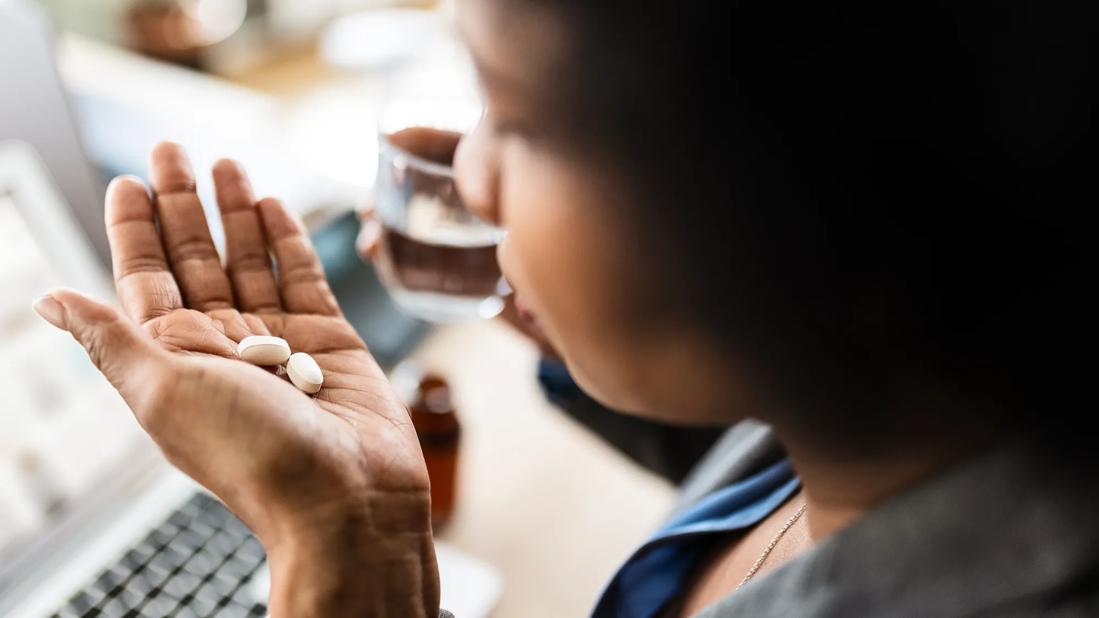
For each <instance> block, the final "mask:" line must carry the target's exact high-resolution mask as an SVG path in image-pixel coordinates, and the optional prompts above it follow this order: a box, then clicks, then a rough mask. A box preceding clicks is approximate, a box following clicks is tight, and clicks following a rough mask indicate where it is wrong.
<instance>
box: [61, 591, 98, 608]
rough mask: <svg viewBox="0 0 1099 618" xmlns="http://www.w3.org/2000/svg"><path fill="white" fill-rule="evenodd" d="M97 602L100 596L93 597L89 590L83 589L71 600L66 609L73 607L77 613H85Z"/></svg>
mask: <svg viewBox="0 0 1099 618" xmlns="http://www.w3.org/2000/svg"><path fill="white" fill-rule="evenodd" d="M97 602H99V598H97V597H93V596H92V594H91V593H90V592H88V591H81V592H78V593H77V594H76V596H74V597H73V598H72V599H70V600H69V604H68V606H67V607H66V609H71V610H73V611H74V612H77V613H83V612H86V611H88V610H89V609H91V607H92V606H93V605H95V604H96V603H97Z"/></svg>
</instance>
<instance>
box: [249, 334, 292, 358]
mask: <svg viewBox="0 0 1099 618" xmlns="http://www.w3.org/2000/svg"><path fill="white" fill-rule="evenodd" d="M237 354H239V355H240V357H241V359H243V360H246V361H248V362H249V363H252V364H253V365H264V366H270V365H281V364H283V363H285V362H286V359H288V358H290V344H289V343H286V340H285V339H282V338H280V337H269V336H267V335H253V336H251V337H245V338H244V339H241V340H240V343H238V344H237Z"/></svg>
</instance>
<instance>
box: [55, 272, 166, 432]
mask: <svg viewBox="0 0 1099 618" xmlns="http://www.w3.org/2000/svg"><path fill="white" fill-rule="evenodd" d="M34 310H35V312H36V313H38V315H39V316H41V317H42V319H44V320H45V321H47V322H49V323H50V324H52V325H53V326H56V327H57V328H59V329H61V330H63V331H67V332H68V333H69V334H71V335H72V336H73V339H76V341H77V342H78V343H79V344H80V345H82V346H84V350H85V351H87V353H88V357H89V358H91V361H92V363H93V364H95V366H96V367H97V368H98V369H99V371H100V372H101V373H102V374H103V375H104V376H106V378H107V379H108V380H109V381H110V382H111V384H112V385H113V386H114V387H115V388H116V389H117V390H118V392H119V393H121V394H122V397H123V398H124V399H126V401H127V403H129V404H130V407H131V408H133V409H134V410H135V411H136V410H137V409H138V408H139V407H140V406H139V405H136V404H140V403H142V402H143V401H144V400H145V399H146V396H147V395H149V394H150V392H151V390H152V389H153V388H155V385H156V383H157V381H156V380H153V379H148V378H149V377H151V376H150V372H153V371H156V370H157V369H159V368H161V367H162V365H163V363H164V362H166V361H167V353H166V352H165V351H164V350H162V349H161V348H159V347H158V346H157V345H156V344H155V343H153V342H152V341H151V340H149V338H148V337H146V336H145V334H144V333H143V332H142V331H141V329H139V328H138V327H137V325H136V324H134V323H133V322H131V321H130V320H128V319H126V318H125V317H123V316H122V314H120V313H119V312H118V310H117V309H115V308H114V307H111V306H110V305H107V304H104V303H101V302H99V301H96V300H92V299H91V298H88V297H87V296H84V295H83V294H80V293H79V292H75V291H73V290H64V289H62V290H54V291H52V292H50V293H48V294H46V295H45V296H42V297H41V298H39V299H38V300H37V301H35V303H34Z"/></svg>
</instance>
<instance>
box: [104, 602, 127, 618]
mask: <svg viewBox="0 0 1099 618" xmlns="http://www.w3.org/2000/svg"><path fill="white" fill-rule="evenodd" d="M129 609H130V608H129V607H126V605H124V604H123V603H122V601H121V600H119V599H117V598H115V599H108V600H107V602H106V603H105V604H103V606H102V607H100V611H101V612H103V613H102V615H103V617H104V618H122V616H123V615H124V614H125V613H126V611H127V610H129Z"/></svg>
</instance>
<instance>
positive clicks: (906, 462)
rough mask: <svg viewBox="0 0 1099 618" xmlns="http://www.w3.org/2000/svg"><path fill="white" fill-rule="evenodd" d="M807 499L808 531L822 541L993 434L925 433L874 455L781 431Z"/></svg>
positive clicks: (984, 444)
mask: <svg viewBox="0 0 1099 618" xmlns="http://www.w3.org/2000/svg"><path fill="white" fill-rule="evenodd" d="M776 434H777V435H778V438H779V441H780V442H782V444H783V445H784V446H785V447H786V450H787V453H789V456H790V459H791V461H792V462H793V464H794V469H795V470H796V471H797V473H798V476H799V477H800V478H801V481H802V486H803V487H804V490H805V491H804V494H805V497H806V504H807V505H808V508H807V510H806V519H807V520H808V524H809V533H810V536H811V538H812V539H813V541H814V542H817V541H819V540H821V539H823V538H825V537H827V536H829V535H831V534H832V533H834V532H836V531H838V530H840V529H842V528H844V527H846V526H847V525H849V524H850V523H852V522H853V521H855V520H856V519H858V518H859V517H861V516H862V515H863V514H864V513H866V512H867V511H869V510H871V509H873V508H874V507H876V506H878V505H880V504H881V503H883V502H885V501H887V500H888V499H890V498H892V497H894V496H896V495H899V494H901V493H903V492H904V491H906V490H908V489H910V488H911V487H913V486H915V485H917V484H919V483H920V482H921V481H923V480H924V479H927V478H929V477H932V476H934V475H935V474H937V473H939V472H941V471H943V470H946V469H948V468H950V467H951V466H952V465H954V464H955V463H957V462H958V461H961V460H963V459H966V458H968V457H970V456H973V455H974V454H976V453H977V452H978V451H980V450H983V449H984V448H986V447H987V446H988V445H989V444H990V443H991V441H992V440H991V439H990V437H989V436H987V435H986V436H980V437H975V436H972V435H969V434H968V432H967V433H966V434H965V436H966V439H962V437H963V435H962V434H958V435H924V436H923V437H922V438H921V439H918V440H917V439H913V440H909V441H906V442H905V443H904V444H895V445H891V446H890V447H889V448H883V447H882V446H881V445H878V446H877V447H876V448H874V449H872V451H870V453H871V454H866V453H860V452H859V451H858V450H856V449H853V448H850V447H849V448H846V449H844V448H836V449H832V450H829V449H825V448H822V445H821V443H820V442H819V441H811V440H808V439H806V438H804V437H803V436H801V435H800V434H799V433H798V432H796V431H784V430H783V429H782V427H776Z"/></svg>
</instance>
